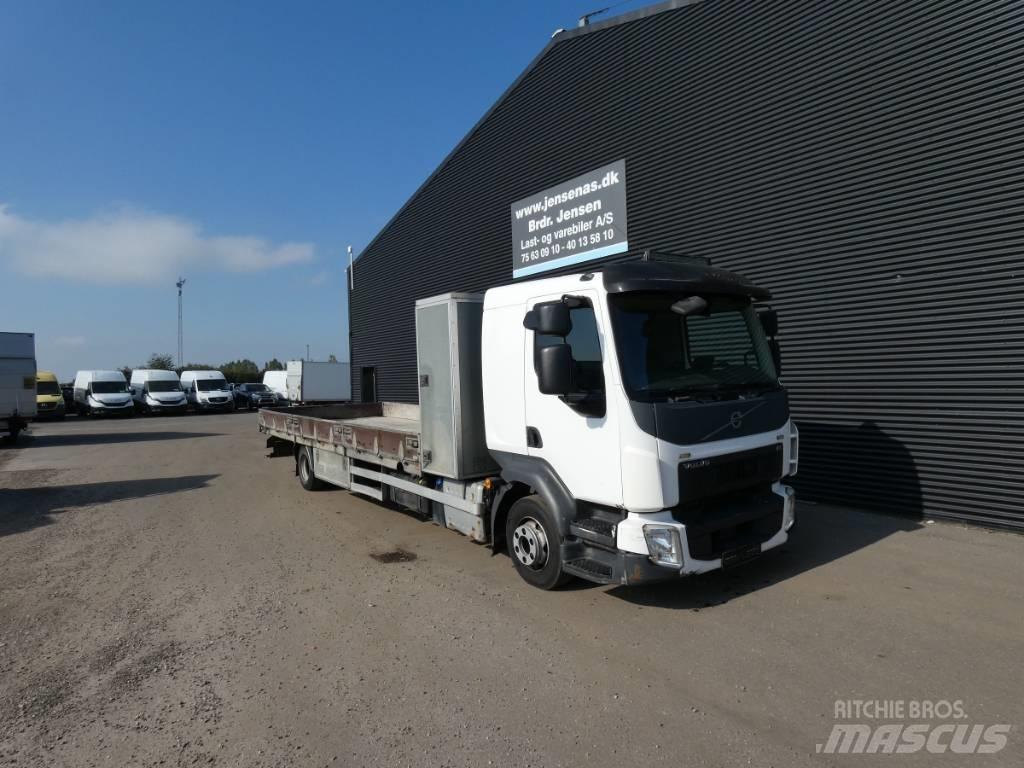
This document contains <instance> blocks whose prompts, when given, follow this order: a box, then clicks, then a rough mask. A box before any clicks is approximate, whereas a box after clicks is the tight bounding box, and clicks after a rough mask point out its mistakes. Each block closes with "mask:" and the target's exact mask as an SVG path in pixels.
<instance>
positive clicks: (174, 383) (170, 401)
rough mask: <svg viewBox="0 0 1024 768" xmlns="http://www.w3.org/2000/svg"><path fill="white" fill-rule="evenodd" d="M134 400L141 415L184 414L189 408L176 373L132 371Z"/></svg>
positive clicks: (149, 369)
mask: <svg viewBox="0 0 1024 768" xmlns="http://www.w3.org/2000/svg"><path fill="white" fill-rule="evenodd" d="M131 390H132V400H134V401H135V410H136V411H138V412H140V413H184V412H185V409H186V408H187V407H188V401H187V400H186V399H185V393H184V392H182V391H181V382H180V381H178V374H176V373H175V372H174V371H159V370H155V369H152V368H142V369H140V370H137V371H132V382H131Z"/></svg>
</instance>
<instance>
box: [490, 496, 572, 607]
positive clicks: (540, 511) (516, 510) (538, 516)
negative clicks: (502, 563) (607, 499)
mask: <svg viewBox="0 0 1024 768" xmlns="http://www.w3.org/2000/svg"><path fill="white" fill-rule="evenodd" d="M505 541H506V542H508V553H509V555H510V556H511V557H512V563H513V565H515V567H516V570H517V571H518V572H519V575H520V576H522V577H523V580H524V581H526V582H527V583H529V584H532V585H533V586H535V587H539V588H540V589H554V588H555V587H559V586H561V585H563V584H565V583H566V582H567V581H569V580H570V579H571V578H572V577H571V576H570V575H569V574H566V573H563V572H562V554H561V549H560V544H561V539H560V536H559V533H558V527H557V525H556V524H555V516H554V515H553V514H552V513H551V511H550V510H549V509H548V508H547V506H546V505H545V504H544V502H543V501H541V499H540V497H539V496H525V497H523V498H522V499H519V501H517V502H516V503H515V504H513V505H512V508H511V509H510V510H509V512H508V519H507V520H506V522H505Z"/></svg>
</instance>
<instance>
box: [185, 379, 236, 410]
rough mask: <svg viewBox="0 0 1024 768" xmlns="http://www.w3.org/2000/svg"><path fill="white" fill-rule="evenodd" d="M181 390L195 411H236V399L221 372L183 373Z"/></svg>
mask: <svg viewBox="0 0 1024 768" xmlns="http://www.w3.org/2000/svg"><path fill="white" fill-rule="evenodd" d="M181 388H182V389H183V390H184V391H185V397H187V398H188V404H189V406H191V407H192V408H193V409H194V410H197V411H230V410H234V407H235V398H234V397H233V396H232V394H231V390H230V389H229V388H228V382H227V379H225V378H224V374H223V373H221V372H220V371H182V374H181Z"/></svg>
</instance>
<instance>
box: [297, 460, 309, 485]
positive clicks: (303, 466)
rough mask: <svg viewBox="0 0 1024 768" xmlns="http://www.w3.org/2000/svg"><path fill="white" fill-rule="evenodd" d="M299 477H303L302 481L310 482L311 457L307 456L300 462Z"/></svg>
mask: <svg viewBox="0 0 1024 768" xmlns="http://www.w3.org/2000/svg"><path fill="white" fill-rule="evenodd" d="M299 477H301V478H302V482H304V483H308V482H309V459H308V458H307V457H306V456H303V457H302V460H301V461H300V462H299Z"/></svg>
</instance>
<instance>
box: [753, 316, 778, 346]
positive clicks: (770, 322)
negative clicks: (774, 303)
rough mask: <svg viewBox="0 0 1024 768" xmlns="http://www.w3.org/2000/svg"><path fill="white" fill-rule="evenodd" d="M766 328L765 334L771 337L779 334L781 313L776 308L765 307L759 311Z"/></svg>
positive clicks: (762, 323)
mask: <svg viewBox="0 0 1024 768" xmlns="http://www.w3.org/2000/svg"><path fill="white" fill-rule="evenodd" d="M757 317H758V319H759V320H760V321H761V327H762V328H763V329H764V335H765V336H767V337H768V338H769V339H771V338H774V337H775V336H778V335H779V313H778V312H776V311H775V310H774V309H765V310H762V311H760V312H758V313H757Z"/></svg>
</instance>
